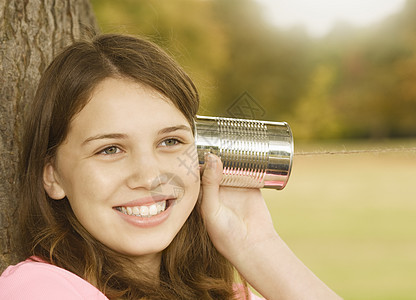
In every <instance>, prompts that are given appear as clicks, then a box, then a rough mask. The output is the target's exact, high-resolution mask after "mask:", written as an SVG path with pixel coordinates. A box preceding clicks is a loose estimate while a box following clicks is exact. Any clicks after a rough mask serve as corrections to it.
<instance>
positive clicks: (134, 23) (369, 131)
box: [92, 0, 416, 138]
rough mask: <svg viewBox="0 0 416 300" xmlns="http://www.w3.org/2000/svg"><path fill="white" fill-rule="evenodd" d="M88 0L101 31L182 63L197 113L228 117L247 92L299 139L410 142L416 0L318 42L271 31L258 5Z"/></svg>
mask: <svg viewBox="0 0 416 300" xmlns="http://www.w3.org/2000/svg"><path fill="white" fill-rule="evenodd" d="M92 3H93V5H94V9H95V11H96V13H97V16H98V19H99V23H100V24H101V27H102V28H103V31H107V32H108V31H118V32H120V31H122V32H128V33H137V34H141V35H145V36H149V37H150V38H151V39H152V40H153V41H155V42H157V43H158V44H160V45H161V46H162V47H163V48H165V49H168V51H169V52H170V53H171V54H172V55H173V56H174V57H176V59H178V60H179V62H180V63H181V64H182V65H184V66H185V69H186V70H187V71H188V72H189V73H190V74H191V76H192V77H193V78H194V79H195V81H196V83H197V85H198V86H199V89H200V91H201V95H202V99H203V100H204V101H203V104H202V107H201V111H200V113H201V114H210V115H223V116H226V115H227V110H229V108H230V107H231V106H232V105H234V104H235V100H237V99H238V97H239V96H241V95H250V96H251V98H252V99H254V100H255V101H256V102H257V105H259V106H260V107H261V108H262V110H264V111H265V112H266V114H265V116H264V118H265V119H270V120H285V121H288V122H289V123H291V125H292V127H296V128H299V130H296V131H297V133H296V135H297V138H301V137H308V138H329V137H331V138H367V137H374V138H383V137H399V136H416V122H414V115H415V114H416V103H415V102H416V96H415V95H416V88H415V86H416V84H415V81H416V74H415V71H414V70H415V64H416V43H415V42H414V41H415V40H416V21H415V20H416V0H408V1H407V4H406V7H405V9H404V10H403V11H402V12H400V13H398V14H396V15H393V16H391V17H389V18H387V19H386V20H384V21H382V22H379V23H377V24H374V25H372V26H368V27H365V28H355V27H353V26H351V25H349V24H346V23H338V24H337V25H336V26H335V28H334V29H333V31H332V32H331V33H330V34H328V35H327V36H326V37H323V38H320V39H316V38H315V39H313V38H310V37H308V36H307V34H306V33H305V30H304V29H302V28H293V29H291V30H286V31H283V30H279V29H277V28H276V27H275V26H273V25H271V24H269V23H268V22H267V21H266V20H265V18H264V16H263V12H262V10H261V7H260V6H259V4H258V2H256V1H254V0H205V1H202V0H178V1H163V0H148V1H144V0H121V1H117V2H116V1H111V0H92ZM245 92H247V94H244V93H245ZM304 126H306V127H307V128H304ZM310 126H312V127H313V126H316V128H311V127H310Z"/></svg>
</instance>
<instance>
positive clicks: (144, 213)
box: [140, 206, 149, 217]
mask: <svg viewBox="0 0 416 300" xmlns="http://www.w3.org/2000/svg"><path fill="white" fill-rule="evenodd" d="M140 214H141V215H142V216H143V217H147V216H148V214H149V207H147V206H140Z"/></svg>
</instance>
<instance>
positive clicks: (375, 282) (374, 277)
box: [263, 140, 416, 300]
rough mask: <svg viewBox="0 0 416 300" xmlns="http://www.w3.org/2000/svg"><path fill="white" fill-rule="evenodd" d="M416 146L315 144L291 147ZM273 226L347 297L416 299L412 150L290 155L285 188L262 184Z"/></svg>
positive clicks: (395, 144) (415, 157) (415, 158)
mask: <svg viewBox="0 0 416 300" xmlns="http://www.w3.org/2000/svg"><path fill="white" fill-rule="evenodd" d="M402 147H406V148H409V147H413V148H416V141H415V140H411V141H389V142H379V143H377V144H375V143H369V142H367V143H351V142H347V143H345V142H343V143H340V142H339V143H332V144H331V143H326V144H323V143H315V144H303V145H302V144H300V145H296V147H295V148H296V149H295V152H298V153H299V152H309V151H326V150H334V149H335V150H351V149H376V150H377V149H379V150H382V149H387V148H390V149H391V148H402ZM263 195H264V196H265V198H266V201H267V204H268V206H269V208H270V211H271V213H272V216H273V219H274V222H275V226H276V229H277V230H278V232H279V234H280V235H281V236H282V237H283V238H284V240H285V241H286V242H287V243H288V245H289V246H290V247H291V248H292V250H293V251H294V252H295V253H296V254H297V255H298V257H299V258H300V259H301V260H302V261H303V262H304V263H305V264H306V265H307V266H308V267H309V268H311V269H312V270H313V271H314V273H315V274H317V275H318V276H319V277H320V278H321V279H322V280H323V281H324V282H326V283H327V284H328V285H329V286H330V287H331V288H332V289H334V290H335V291H336V292H337V293H338V294H339V295H341V296H342V297H343V298H344V299H366V300H367V299H416V151H415V150H413V151H406V150H403V151H390V152H376V153H359V154H349V155H346V154H338V155H295V157H294V165H293V170H292V175H291V178H290V180H289V183H288V185H287V186H286V188H285V189H284V190H283V191H273V190H266V189H265V190H263Z"/></svg>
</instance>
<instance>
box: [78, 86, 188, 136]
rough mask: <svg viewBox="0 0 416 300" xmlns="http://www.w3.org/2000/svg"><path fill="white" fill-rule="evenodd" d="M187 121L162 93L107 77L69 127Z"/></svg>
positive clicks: (151, 124)
mask: <svg viewBox="0 0 416 300" xmlns="http://www.w3.org/2000/svg"><path fill="white" fill-rule="evenodd" d="M173 123H175V125H177V123H183V124H188V122H187V120H186V118H185V116H184V115H183V113H182V112H181V111H180V110H179V109H178V108H177V107H176V106H175V105H174V104H173V102H172V101H171V100H170V99H168V98H167V97H166V96H164V95H162V94H161V93H159V92H157V91H155V90H154V89H151V88H149V87H147V86H144V85H142V84H140V83H137V82H133V81H131V80H128V79H118V78H107V79H104V80H103V81H102V82H100V83H99V84H98V85H97V86H96V87H95V89H94V90H93V92H92V95H91V97H90V100H89V101H88V102H87V104H86V105H85V106H84V107H83V108H82V109H81V111H80V112H79V113H78V114H77V115H75V117H74V118H73V120H72V122H71V126H70V127H81V128H83V130H87V129H99V128H104V129H105V128H114V129H115V128H119V127H126V126H127V125H132V126H133V125H134V126H140V128H144V127H143V126H146V127H147V126H156V125H158V126H163V125H166V126H171V125H172V124H173Z"/></svg>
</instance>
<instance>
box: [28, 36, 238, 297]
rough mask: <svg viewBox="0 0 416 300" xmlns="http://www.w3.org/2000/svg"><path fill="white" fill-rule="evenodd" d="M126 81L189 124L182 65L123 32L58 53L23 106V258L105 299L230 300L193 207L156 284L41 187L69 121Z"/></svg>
mask: <svg viewBox="0 0 416 300" xmlns="http://www.w3.org/2000/svg"><path fill="white" fill-rule="evenodd" d="M109 77H114V78H128V79H130V80H134V81H135V82H138V83H140V84H143V85H145V86H148V87H150V88H152V89H154V90H156V91H158V92H160V93H162V94H164V95H165V96H167V97H168V98H169V99H170V100H171V101H172V102H173V103H174V104H175V106H176V107H177V108H178V109H179V110H180V111H181V112H182V113H183V115H184V116H185V117H186V118H187V120H188V121H189V123H190V124H191V125H192V126H191V128H193V122H194V117H195V115H196V113H197V110H198V106H199V96H198V93H197V90H196V88H195V86H194V84H193V83H192V81H191V79H190V78H189V77H188V75H187V74H186V73H185V72H184V71H183V70H182V68H181V67H180V66H179V65H178V64H177V63H176V62H175V61H174V60H173V59H172V58H171V57H170V56H169V55H167V54H166V53H165V52H164V51H163V50H161V49H160V48H159V47H158V46H156V45H155V44H153V43H152V42H149V41H147V40H144V39H141V38H137V37H131V36H125V35H116V34H111V35H108V34H107V35H100V36H97V37H95V38H94V39H92V40H90V41H79V42H76V43H74V44H72V45H71V46H69V47H68V48H66V49H65V50H64V51H63V52H61V53H60V54H59V55H58V56H57V57H56V58H55V59H54V60H53V62H52V63H51V64H50V65H49V67H48V68H47V69H46V71H45V73H44V74H43V76H42V78H41V80H40V83H39V86H38V90H37V92H36V95H35V98H34V101H33V103H31V104H30V107H29V108H28V118H27V122H26V127H25V132H24V137H23V145H22V153H21V165H20V175H21V177H20V191H21V193H20V204H21V206H20V230H21V241H22V249H23V251H24V255H26V256H32V255H34V256H37V257H39V258H41V259H42V260H44V261H46V262H49V263H51V264H54V265H56V266H59V267H62V268H64V269H67V270H69V271H71V272H73V273H75V274H77V275H78V276H80V277H82V278H84V279H85V280H87V281H89V282H90V283H92V284H93V285H95V286H96V287H97V288H98V289H99V290H100V291H102V292H103V293H104V294H105V295H106V296H107V297H108V298H110V299H234V298H235V297H237V295H236V293H235V292H234V289H233V282H234V278H235V270H234V269H233V267H232V266H231V264H230V263H229V262H228V261H227V260H226V259H225V258H224V257H223V256H222V255H221V254H220V253H219V252H218V251H217V250H216V249H215V248H214V246H213V244H212V242H211V241H210V239H209V236H208V234H207V231H206V229H205V226H204V223H203V219H202V217H201V213H200V203H199V201H198V202H197V204H196V206H195V208H194V210H193V211H192V213H191V215H190V216H189V218H188V219H187V221H186V222H185V225H184V226H183V227H182V228H181V230H180V231H179V233H178V234H177V236H176V237H175V238H174V240H173V241H172V243H171V244H170V245H169V246H168V247H167V248H166V249H165V250H164V251H163V253H162V262H161V266H160V271H159V278H160V280H159V281H158V282H155V280H154V277H152V276H150V274H148V273H147V272H146V271H145V270H140V269H137V266H135V267H134V268H133V263H132V261H131V260H130V258H129V257H127V256H125V255H122V254H120V253H117V252H115V251H114V250H112V249H110V248H108V247H106V246H105V245H103V244H102V243H100V242H99V241H97V240H96V239H95V238H94V237H93V236H91V234H90V233H89V232H88V231H86V230H85V228H83V226H82V225H81V224H80V223H79V221H78V220H77V218H76V217H75V215H74V213H73V211H72V209H71V207H70V205H69V203H68V200H67V199H64V200H63V201H54V200H52V199H51V198H49V196H48V195H47V193H46V192H45V190H44V188H43V179H42V178H43V169H44V166H45V164H46V163H47V162H50V161H53V159H54V157H55V155H56V150H57V148H58V146H59V145H60V144H61V143H62V142H63V141H64V140H65V138H66V136H67V133H68V129H69V125H70V122H71V120H72V119H73V117H74V116H75V115H76V114H77V113H78V112H80V111H81V109H82V108H83V107H84V106H85V105H86V104H87V102H88V101H89V99H90V97H91V94H92V92H93V90H94V88H95V87H96V86H97V85H98V84H99V83H100V82H101V81H102V80H104V79H105V78H109Z"/></svg>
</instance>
